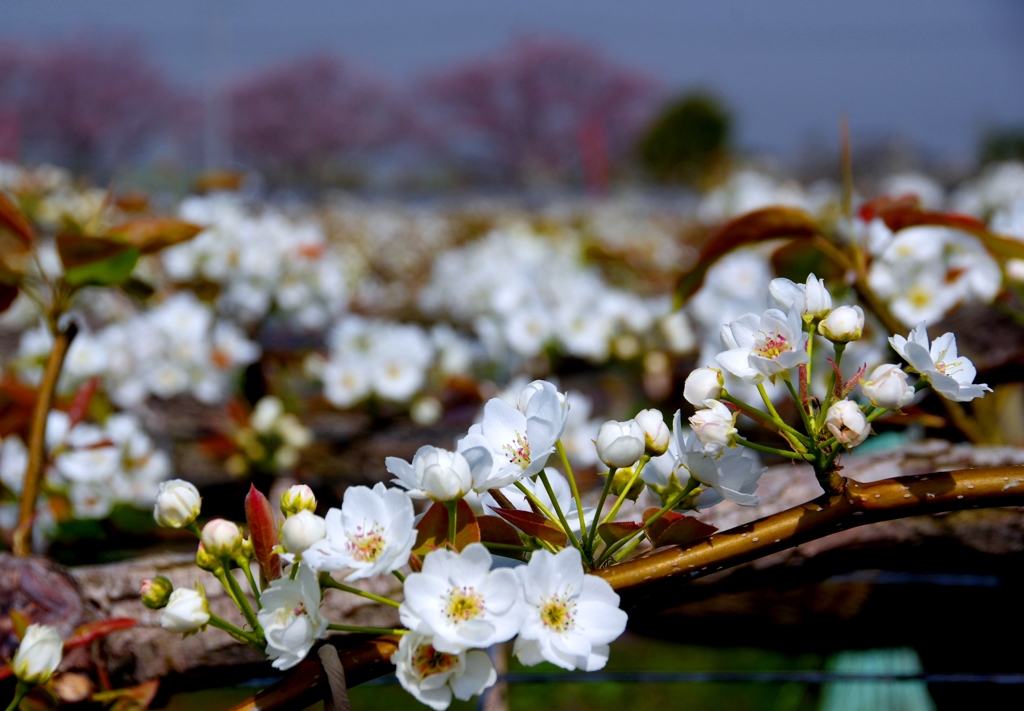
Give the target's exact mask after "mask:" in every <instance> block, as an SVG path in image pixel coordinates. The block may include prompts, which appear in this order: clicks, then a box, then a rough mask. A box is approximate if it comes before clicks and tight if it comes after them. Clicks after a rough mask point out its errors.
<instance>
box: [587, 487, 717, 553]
mask: <svg viewBox="0 0 1024 711" xmlns="http://www.w3.org/2000/svg"><path fill="white" fill-rule="evenodd" d="M698 486H700V482H699V481H697V480H696V479H694V478H692V477H691V478H690V480H689V481H688V482H686V487H685V488H684V489H683V490H682V491H680V492H679V493H678V494H676V495H675V496H673V497H672V498H671V499H669V502H668V503H667V504H665V505H664V506H662V507H661V508H660V509H658V511H657V512H655V514H654V515H653V516H651V517H650V518H649V519H647V520H646V521H644V525H643V528H640V529H639V530H636V531H634V532H633V533H630V534H629V535H628V536H624V537H622V538H620V539H619V540H617V541H615V543H613V544H612V545H610V546H609V547H608V550H606V551H605V552H604V554H602V555H601V560H600V562H601V563H603V562H604V561H606V560H608V558H609V556H611V555H612V554H613V553H615V551H617V550H619V549H620V548H622V546H624V545H626V543H627V542H628V541H629V540H630V539H632V538H637V543H639V542H640V540H639V535H640V534H642V533H646V532H647V529H648V528H649V527H650V526H651V525H652V524H654V523H655V522H657V521H658V520H659V519H660V518H661V517H662V516H664V515H665V514H667V513H668V512H669V511H671V510H672V509H674V508H675V507H676V506H678V505H679V504H680V503H681V502H682V500H683V499H685V498H686V497H687V496H689V495H690V493H691V492H692V491H693V490H694V489H696V488H697V487H698ZM634 547H635V546H634ZM630 550H632V548H630ZM622 555H625V554H624V553H623V554H622Z"/></svg>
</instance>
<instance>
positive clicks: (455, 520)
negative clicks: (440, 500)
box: [444, 501, 459, 550]
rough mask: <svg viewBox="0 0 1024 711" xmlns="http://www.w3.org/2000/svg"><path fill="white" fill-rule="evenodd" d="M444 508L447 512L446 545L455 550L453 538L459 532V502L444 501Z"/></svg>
mask: <svg viewBox="0 0 1024 711" xmlns="http://www.w3.org/2000/svg"><path fill="white" fill-rule="evenodd" d="M444 507H445V509H447V511H448V543H450V544H451V546H452V550H456V548H455V536H456V535H457V534H458V532H459V502H458V501H445V502H444Z"/></svg>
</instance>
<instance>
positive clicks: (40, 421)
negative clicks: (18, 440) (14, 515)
mask: <svg viewBox="0 0 1024 711" xmlns="http://www.w3.org/2000/svg"><path fill="white" fill-rule="evenodd" d="M77 333H78V326H76V325H75V324H74V323H73V322H72V323H71V324H69V325H68V327H67V328H66V329H64V330H62V331H60V330H58V331H57V333H56V334H55V336H54V340H53V350H51V351H50V356H49V358H48V359H47V361H46V369H45V370H44V371H43V379H42V381H40V383H39V391H38V393H37V395H36V403H35V407H34V408H33V410H32V422H31V425H30V429H29V434H28V465H27V466H26V467H25V479H24V483H23V485H22V490H21V502H20V504H19V506H18V527H17V528H15V529H14V544H13V546H12V548H13V553H14V554H15V555H17V556H27V555H30V554H31V553H32V524H33V522H34V521H35V516H36V500H37V499H38V498H39V490H40V488H41V486H42V480H43V474H44V473H45V472H44V471H43V469H44V464H45V462H44V459H45V458H46V419H47V417H48V416H49V414H50V406H51V405H52V404H53V393H54V391H55V390H56V389H57V381H58V380H60V373H61V369H62V368H63V367H64V358H65V356H67V354H68V349H69V348H70V347H71V341H73V340H74V339H75V335H76V334H77Z"/></svg>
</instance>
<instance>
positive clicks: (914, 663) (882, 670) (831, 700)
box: [819, 647, 935, 711]
mask: <svg viewBox="0 0 1024 711" xmlns="http://www.w3.org/2000/svg"><path fill="white" fill-rule="evenodd" d="M826 669H828V670H829V671H834V672H845V673H847V674H919V673H921V660H920V659H919V658H918V656H917V652H915V651H914V650H913V649H910V648H909V647H903V648H900V649H871V650H867V651H863V652H839V653H838V654H836V655H834V656H833V657H832V658H830V659H829V660H828V662H827V663H826ZM819 709H820V711H935V703H934V702H933V701H932V697H931V696H929V695H928V686H927V685H926V684H925V683H924V682H923V681H836V682H830V683H828V684H825V685H823V687H822V691H821V706H820V707H819Z"/></svg>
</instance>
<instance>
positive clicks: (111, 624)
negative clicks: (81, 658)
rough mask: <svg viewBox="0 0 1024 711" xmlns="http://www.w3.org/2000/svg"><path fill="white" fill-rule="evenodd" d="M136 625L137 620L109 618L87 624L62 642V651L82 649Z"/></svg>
mask: <svg viewBox="0 0 1024 711" xmlns="http://www.w3.org/2000/svg"><path fill="white" fill-rule="evenodd" d="M137 623H138V620H135V619H132V618H131V617H110V618H108V619H106V620H96V621H95V622H88V623H86V624H84V625H80V626H79V627H78V628H77V629H75V631H74V632H72V633H71V636H70V637H68V638H67V639H66V640H64V649H65V650H67V649H74V648H75V647H83V646H85V645H87V644H89V643H90V642H92V641H94V640H97V639H99V638H100V637H106V636H107V635H108V634H110V633H112V632H117V631H118V630H126V629H128V628H129V627H134V626H135V625H136V624H137Z"/></svg>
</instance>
